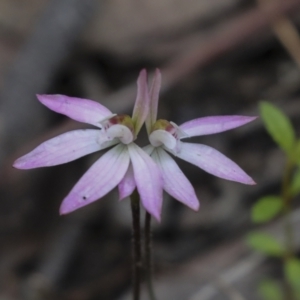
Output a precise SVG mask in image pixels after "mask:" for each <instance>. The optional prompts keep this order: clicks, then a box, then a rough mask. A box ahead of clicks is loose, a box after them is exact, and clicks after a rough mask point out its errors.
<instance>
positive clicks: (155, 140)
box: [149, 129, 177, 149]
mask: <svg viewBox="0 0 300 300" xmlns="http://www.w3.org/2000/svg"><path fill="white" fill-rule="evenodd" d="M149 141H150V143H151V145H152V146H154V147H159V146H162V145H164V146H166V147H167V148H169V149H174V148H175V147H176V145H177V140H176V138H175V137H174V136H173V135H172V134H171V133H170V132H168V131H166V130H161V129H158V130H155V131H153V132H152V133H151V134H150V135H149Z"/></svg>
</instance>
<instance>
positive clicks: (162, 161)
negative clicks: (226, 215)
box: [151, 148, 199, 211]
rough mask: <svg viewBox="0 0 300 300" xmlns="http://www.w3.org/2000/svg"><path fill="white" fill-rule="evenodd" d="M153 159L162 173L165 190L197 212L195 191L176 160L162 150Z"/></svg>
mask: <svg viewBox="0 0 300 300" xmlns="http://www.w3.org/2000/svg"><path fill="white" fill-rule="evenodd" d="M151 157H152V158H153V160H154V161H155V162H156V164H157V165H158V167H159V168H160V171H161V173H162V176H163V181H164V186H163V188H164V190H165V191H166V192H167V193H168V194H170V195H171V196H172V197H174V198H175V199H177V200H178V201H180V202H182V203H183V204H185V205H187V206H188V207H190V208H191V209H193V210H196V211H197V210H198V209H199V201H198V198H197V196H196V193H195V190H194V188H193V186H192V185H191V183H190V181H189V180H188V179H187V178H186V176H185V175H184V174H183V172H182V171H181V170H180V168H179V167H178V165H177V164H176V162H175V161H174V159H173V158H172V157H171V156H170V155H169V154H167V153H166V151H165V150H163V149H162V148H157V149H156V150H155V151H154V152H153V153H152V156H151Z"/></svg>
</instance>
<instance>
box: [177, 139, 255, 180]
mask: <svg viewBox="0 0 300 300" xmlns="http://www.w3.org/2000/svg"><path fill="white" fill-rule="evenodd" d="M176 155H177V156H178V157H180V158H181V159H183V160H186V161H188V162H190V163H191V164H194V165H196V166H198V167H199V168H201V169H203V170H204V171H206V172H208V173H210V174H213V175H215V176H218V177H220V178H224V179H228V180H232V181H237V182H241V183H244V184H255V182H254V181H253V179H252V178H251V177H249V176H248V175H247V174H246V173H245V172H244V171H243V170H242V169H241V168H240V167H239V166H238V165H237V164H236V163H234V162H233V161H232V160H230V159H229V158H227V157H226V156H225V155H223V154H222V153H220V152H219V151H217V150H216V149H214V148H211V147H209V146H206V145H201V144H190V143H182V145H181V150H180V151H179V152H178V153H176Z"/></svg>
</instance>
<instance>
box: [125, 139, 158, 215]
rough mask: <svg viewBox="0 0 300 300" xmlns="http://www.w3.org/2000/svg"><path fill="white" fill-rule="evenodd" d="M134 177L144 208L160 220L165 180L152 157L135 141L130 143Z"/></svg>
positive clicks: (129, 148)
mask: <svg viewBox="0 0 300 300" xmlns="http://www.w3.org/2000/svg"><path fill="white" fill-rule="evenodd" d="M128 150H129V155H130V158H131V163H132V166H133V172H134V179H135V182H136V186H137V190H138V193H139V195H140V198H141V201H142V203H143V206H144V208H145V209H146V210H147V211H148V212H149V213H150V214H151V215H153V216H154V217H155V218H156V219H157V220H158V221H160V214H161V208H162V200H163V199H162V186H163V180H162V177H161V173H160V171H159V168H158V167H157V165H156V164H155V162H154V161H153V160H152V158H151V157H150V156H149V155H148V154H147V153H145V152H144V150H142V149H141V148H140V147H138V146H137V145H135V144H134V143H132V144H130V145H128Z"/></svg>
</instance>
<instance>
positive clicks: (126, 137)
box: [101, 115, 134, 145]
mask: <svg viewBox="0 0 300 300" xmlns="http://www.w3.org/2000/svg"><path fill="white" fill-rule="evenodd" d="M101 125H102V126H103V130H104V131H105V133H106V136H107V139H108V140H113V139H116V138H117V139H119V140H120V142H121V143H123V144H126V145H127V144H130V143H131V142H132V141H133V140H134V134H133V132H134V125H133V121H132V119H131V117H129V116H128V115H115V116H112V117H111V118H110V119H107V120H104V121H102V122H101Z"/></svg>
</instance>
